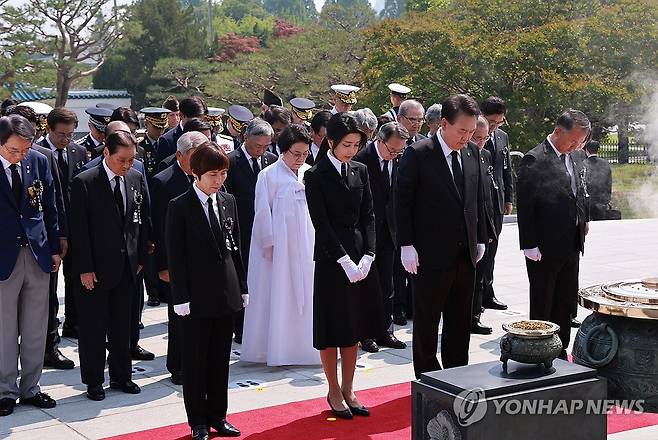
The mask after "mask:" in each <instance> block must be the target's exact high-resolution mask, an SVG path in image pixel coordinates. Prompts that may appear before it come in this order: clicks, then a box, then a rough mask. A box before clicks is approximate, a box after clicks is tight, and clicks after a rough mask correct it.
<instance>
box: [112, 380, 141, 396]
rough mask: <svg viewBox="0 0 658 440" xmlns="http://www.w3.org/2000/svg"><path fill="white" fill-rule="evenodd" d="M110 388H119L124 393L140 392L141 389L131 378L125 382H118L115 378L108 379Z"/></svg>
mask: <svg viewBox="0 0 658 440" xmlns="http://www.w3.org/2000/svg"><path fill="white" fill-rule="evenodd" d="M110 388H112V389H113V390H121V391H123V392H124V393H126V394H139V393H141V392H142V389H141V388H140V387H139V385H137V384H136V383H135V382H133V381H132V380H127V381H125V382H119V381H115V380H111V381H110Z"/></svg>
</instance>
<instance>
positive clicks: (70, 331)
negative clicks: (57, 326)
mask: <svg viewBox="0 0 658 440" xmlns="http://www.w3.org/2000/svg"><path fill="white" fill-rule="evenodd" d="M62 337H64V338H71V339H78V330H77V329H75V328H72V327H66V326H64V328H62Z"/></svg>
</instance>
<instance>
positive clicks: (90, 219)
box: [69, 163, 150, 289]
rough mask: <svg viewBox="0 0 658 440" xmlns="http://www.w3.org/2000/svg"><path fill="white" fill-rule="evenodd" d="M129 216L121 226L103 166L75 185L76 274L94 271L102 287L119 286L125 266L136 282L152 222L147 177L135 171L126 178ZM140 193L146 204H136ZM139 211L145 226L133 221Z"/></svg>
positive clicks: (81, 176) (72, 224)
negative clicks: (138, 267)
mask: <svg viewBox="0 0 658 440" xmlns="http://www.w3.org/2000/svg"><path fill="white" fill-rule="evenodd" d="M125 184H126V188H125V189H126V215H125V221H124V222H123V223H122V222H121V217H120V214H119V210H118V209H117V205H116V202H115V200H114V195H113V194H112V188H111V186H110V182H109V180H108V177H107V173H106V172H105V169H104V168H103V164H102V163H101V164H99V165H98V166H97V167H95V168H92V169H89V170H85V171H83V172H82V173H80V174H78V175H77V176H76V177H75V178H74V179H73V182H71V215H70V218H69V221H70V234H71V236H72V240H71V246H72V252H71V254H72V257H73V273H74V275H75V276H78V275H80V274H81V273H88V272H95V273H96V277H97V278H98V283H97V285H98V287H99V288H101V289H112V288H114V287H116V286H117V285H118V284H119V283H120V281H121V277H122V274H123V270H124V268H125V266H126V258H127V259H128V265H129V268H130V273H131V275H132V276H133V278H135V276H136V274H137V266H138V265H143V264H144V261H145V256H146V241H147V239H148V234H149V231H148V228H149V226H148V225H149V223H150V206H149V199H148V197H147V195H146V194H147V189H146V182H145V180H144V176H143V175H142V174H141V173H139V172H138V171H135V170H134V169H133V168H131V169H129V170H128V173H127V174H126V176H125ZM136 193H137V194H140V195H141V196H142V197H141V198H142V204H141V206H140V207H139V211H138V206H137V204H136V201H135V199H136ZM137 212H139V213H140V214H139V215H140V216H141V224H140V223H139V222H136V221H134V220H135V219H136V215H137Z"/></svg>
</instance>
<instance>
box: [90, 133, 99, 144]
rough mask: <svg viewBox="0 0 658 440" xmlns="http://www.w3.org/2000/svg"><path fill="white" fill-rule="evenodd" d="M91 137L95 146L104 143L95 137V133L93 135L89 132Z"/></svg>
mask: <svg viewBox="0 0 658 440" xmlns="http://www.w3.org/2000/svg"><path fill="white" fill-rule="evenodd" d="M89 137H90V138H91V141H92V142H93V143H94V146H96V147H98V146H99V145H101V144H102V142H101V141H99V140H97V139H96V138H95V137H94V135H92V134H91V133H89Z"/></svg>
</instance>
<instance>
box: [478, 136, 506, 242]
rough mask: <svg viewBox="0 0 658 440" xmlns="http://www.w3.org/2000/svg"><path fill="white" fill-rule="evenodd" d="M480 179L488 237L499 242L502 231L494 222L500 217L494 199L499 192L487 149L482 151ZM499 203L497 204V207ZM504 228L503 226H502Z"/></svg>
mask: <svg viewBox="0 0 658 440" xmlns="http://www.w3.org/2000/svg"><path fill="white" fill-rule="evenodd" d="M480 179H481V180H482V185H483V187H484V191H483V193H482V194H483V195H484V214H485V219H486V220H485V221H486V224H487V235H488V237H489V239H490V240H498V234H500V230H499V229H498V228H497V227H496V222H495V221H494V216H495V215H500V214H501V212H497V211H496V208H495V207H494V202H493V197H498V190H497V189H496V186H495V185H494V175H493V165H492V164H491V153H489V151H487V149H486V148H484V149H482V150H480ZM497 204H498V203H496V205H497ZM501 227H502V224H501Z"/></svg>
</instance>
